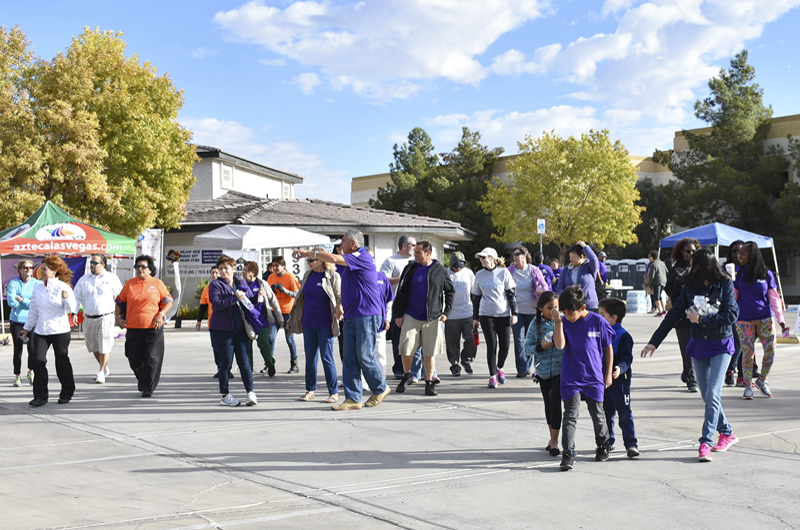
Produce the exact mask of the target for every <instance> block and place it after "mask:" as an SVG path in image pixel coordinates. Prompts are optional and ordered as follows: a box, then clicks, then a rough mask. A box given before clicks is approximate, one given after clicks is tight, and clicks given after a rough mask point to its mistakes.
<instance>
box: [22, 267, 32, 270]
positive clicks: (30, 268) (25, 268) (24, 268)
mask: <svg viewBox="0 0 800 530" xmlns="http://www.w3.org/2000/svg"><path fill="white" fill-rule="evenodd" d="M20 269H22V270H24V271H32V270H33V267H20Z"/></svg>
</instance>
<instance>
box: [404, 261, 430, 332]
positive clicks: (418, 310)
mask: <svg viewBox="0 0 800 530" xmlns="http://www.w3.org/2000/svg"><path fill="white" fill-rule="evenodd" d="M432 266H433V262H431V264H430V265H428V266H427V267H425V266H424V265H420V264H419V263H417V268H416V269H414V276H413V277H412V278H411V292H410V293H409V295H408V305H407V306H406V313H407V314H408V315H409V316H411V317H414V318H416V319H417V320H422V321H427V320H428V271H429V270H431V267H432Z"/></svg>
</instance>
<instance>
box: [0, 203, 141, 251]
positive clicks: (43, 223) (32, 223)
mask: <svg viewBox="0 0 800 530" xmlns="http://www.w3.org/2000/svg"><path fill="white" fill-rule="evenodd" d="M92 253H99V254H111V255H133V254H135V253H136V240H135V239H130V238H127V237H124V236H121V235H118V234H114V233H112V232H108V231H106V230H102V229H100V228H97V227H94V226H92V225H90V224H87V223H83V222H81V221H78V220H77V219H75V218H74V217H72V216H71V215H69V214H68V213H67V212H65V211H64V210H62V209H61V208H59V207H58V206H56V205H55V204H53V203H52V202H50V201H47V202H46V203H44V204H43V205H42V207H41V208H39V209H38V210H36V212H35V213H34V214H33V215H31V216H30V217H29V218H28V220H27V221H25V222H24V223H22V224H20V225H17V226H14V227H11V228H7V229H6V230H3V231H0V254H18V255H24V254H92Z"/></svg>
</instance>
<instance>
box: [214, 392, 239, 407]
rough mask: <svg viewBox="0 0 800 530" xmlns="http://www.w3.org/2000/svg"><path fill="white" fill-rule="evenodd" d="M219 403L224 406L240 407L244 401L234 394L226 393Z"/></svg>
mask: <svg viewBox="0 0 800 530" xmlns="http://www.w3.org/2000/svg"><path fill="white" fill-rule="evenodd" d="M219 404H220V405H222V406H223V407H238V406H239V405H241V404H242V403H241V402H240V401H239V400H238V399H236V398H235V397H233V396H232V395H230V394H225V396H224V397H223V398H222V399H220V400H219Z"/></svg>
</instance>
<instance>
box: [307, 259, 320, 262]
mask: <svg viewBox="0 0 800 530" xmlns="http://www.w3.org/2000/svg"><path fill="white" fill-rule="evenodd" d="M315 261H319V260H318V259H312V258H308V262H309V263H314V262H315Z"/></svg>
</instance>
